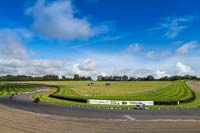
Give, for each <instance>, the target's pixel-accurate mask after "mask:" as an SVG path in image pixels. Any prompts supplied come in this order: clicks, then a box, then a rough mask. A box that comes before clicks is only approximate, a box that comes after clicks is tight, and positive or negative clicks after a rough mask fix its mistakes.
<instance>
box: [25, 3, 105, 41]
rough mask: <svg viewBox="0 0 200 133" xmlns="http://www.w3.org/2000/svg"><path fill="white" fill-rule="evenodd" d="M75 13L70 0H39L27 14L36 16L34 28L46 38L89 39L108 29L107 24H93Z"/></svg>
mask: <svg viewBox="0 0 200 133" xmlns="http://www.w3.org/2000/svg"><path fill="white" fill-rule="evenodd" d="M75 13H76V9H75V8H74V7H73V5H72V2H71V1H70V0H62V1H53V2H46V1H45V0H38V1H37V2H36V4H35V5H34V6H33V7H31V8H29V9H27V14H31V15H32V16H33V18H34V21H33V29H34V30H35V31H37V32H39V33H40V34H41V35H42V36H44V37H46V38H53V39H61V40H71V39H87V38H89V37H91V36H94V35H96V34H99V33H101V32H105V31H106V30H107V27H106V26H98V27H94V26H92V24H91V23H90V22H89V21H88V20H87V19H86V18H78V17H76V16H75Z"/></svg>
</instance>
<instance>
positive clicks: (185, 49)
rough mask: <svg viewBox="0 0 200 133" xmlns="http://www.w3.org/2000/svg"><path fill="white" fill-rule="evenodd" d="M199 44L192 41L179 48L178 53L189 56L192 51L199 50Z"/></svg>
mask: <svg viewBox="0 0 200 133" xmlns="http://www.w3.org/2000/svg"><path fill="white" fill-rule="evenodd" d="M197 47H198V42H197V41H191V42H188V43H185V44H183V45H182V46H181V47H179V48H178V49H177V50H176V52H177V53H178V54H187V53H188V52H189V51H190V50H192V49H194V48H197Z"/></svg>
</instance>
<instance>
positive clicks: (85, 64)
mask: <svg viewBox="0 0 200 133" xmlns="http://www.w3.org/2000/svg"><path fill="white" fill-rule="evenodd" d="M95 69H96V63H95V62H94V61H92V60H90V59H86V60H83V61H82V62H80V63H77V64H74V65H73V67H72V74H79V75H82V76H89V75H94V74H95V73H94V72H93V71H94V70H95Z"/></svg>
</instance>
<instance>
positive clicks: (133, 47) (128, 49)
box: [126, 43, 141, 53]
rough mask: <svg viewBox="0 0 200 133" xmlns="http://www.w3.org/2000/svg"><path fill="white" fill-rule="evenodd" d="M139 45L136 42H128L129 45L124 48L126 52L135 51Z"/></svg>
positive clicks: (138, 48)
mask: <svg viewBox="0 0 200 133" xmlns="http://www.w3.org/2000/svg"><path fill="white" fill-rule="evenodd" d="M140 49H141V46H140V44H138V43H135V44H130V45H129V47H128V48H127V49H126V52H130V53H136V52H138V51H140Z"/></svg>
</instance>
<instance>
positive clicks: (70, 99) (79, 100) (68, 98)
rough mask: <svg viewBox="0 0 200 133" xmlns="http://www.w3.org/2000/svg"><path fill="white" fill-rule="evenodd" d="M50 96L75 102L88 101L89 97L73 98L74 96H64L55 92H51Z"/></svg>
mask: <svg viewBox="0 0 200 133" xmlns="http://www.w3.org/2000/svg"><path fill="white" fill-rule="evenodd" d="M49 97H52V98H57V99H62V100H68V101H74V102H81V103H87V99H81V98H72V97H64V96H57V95H54V94H50V95H49Z"/></svg>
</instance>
